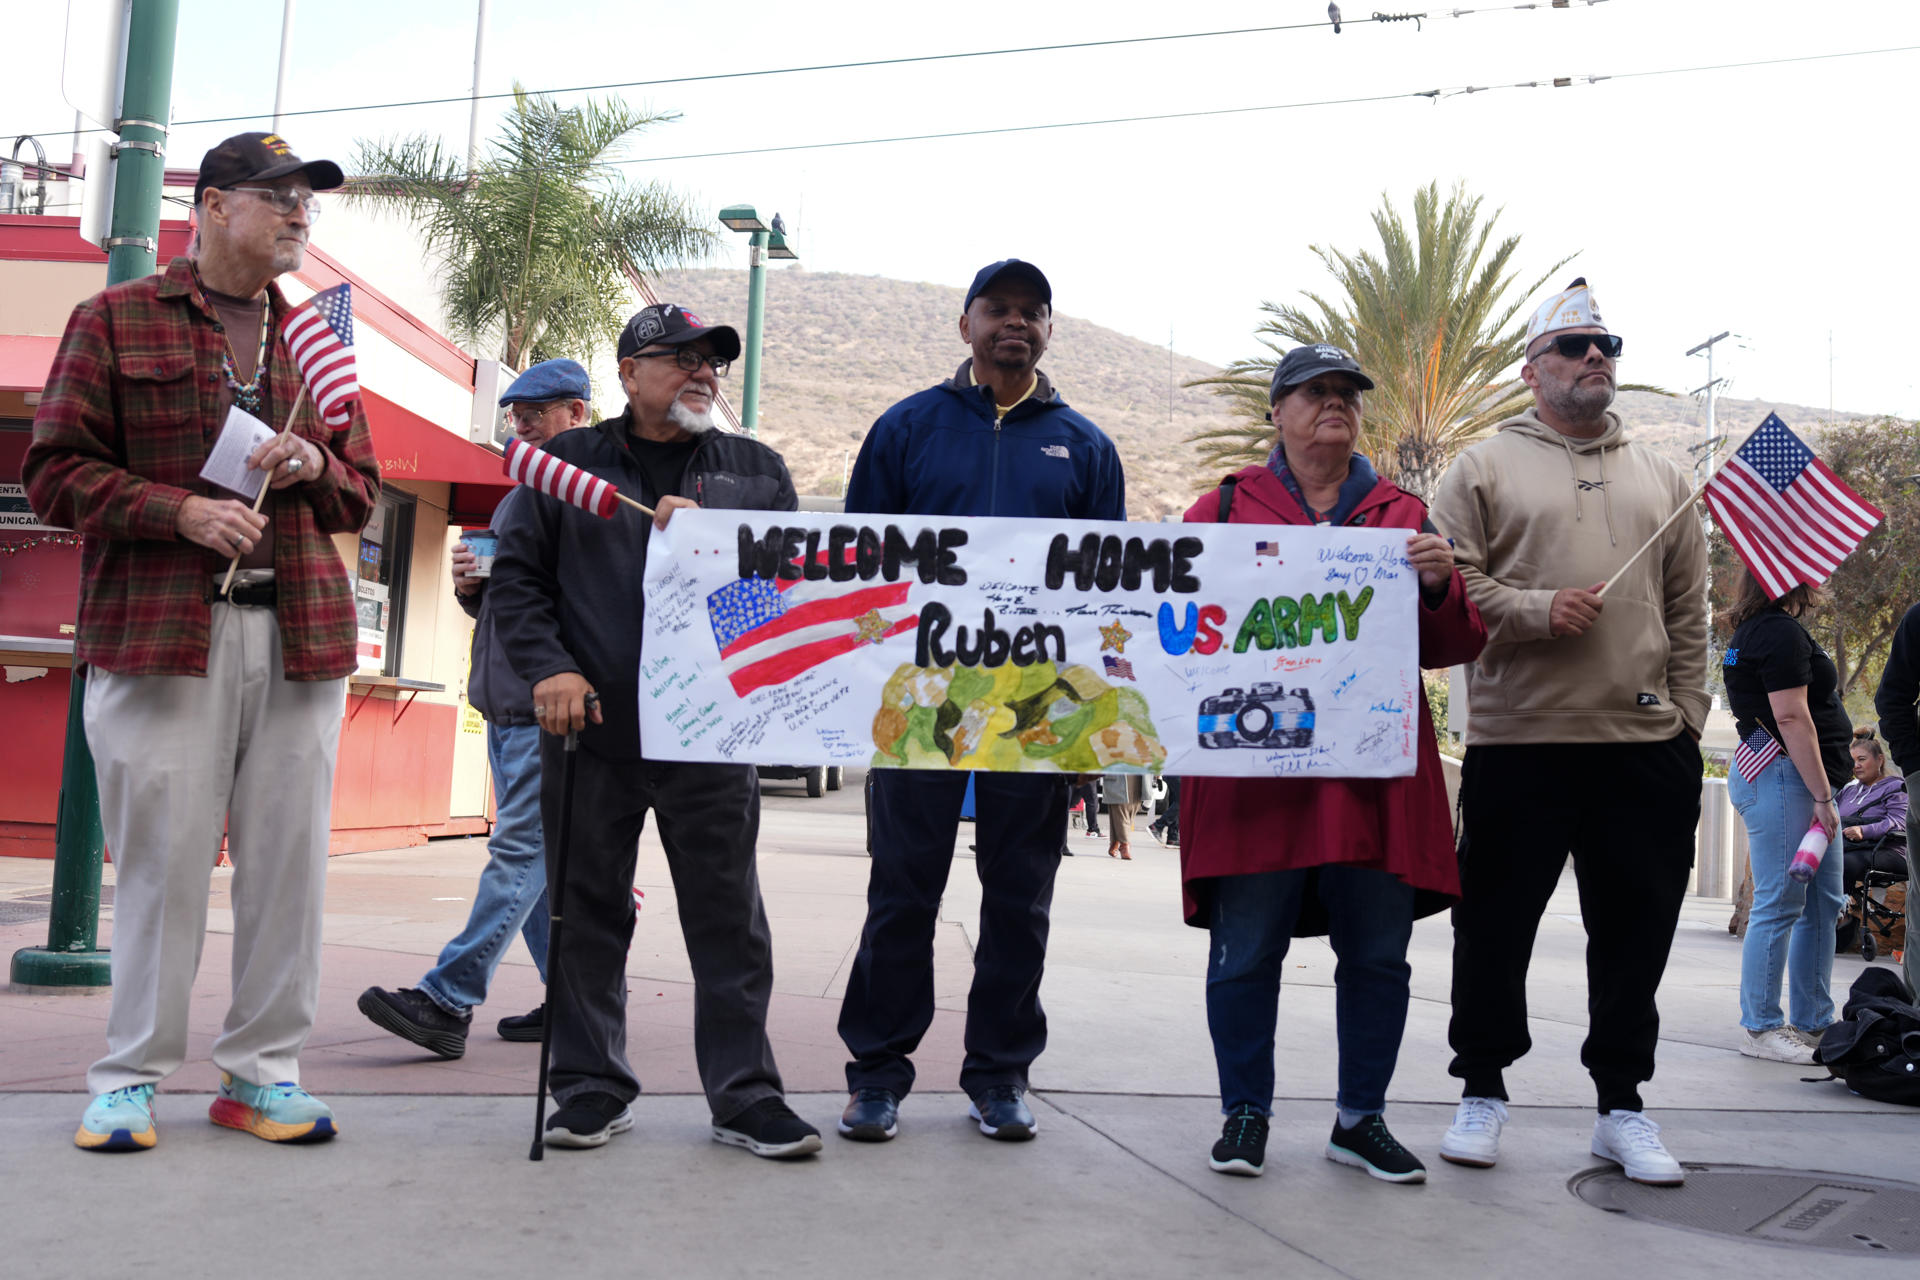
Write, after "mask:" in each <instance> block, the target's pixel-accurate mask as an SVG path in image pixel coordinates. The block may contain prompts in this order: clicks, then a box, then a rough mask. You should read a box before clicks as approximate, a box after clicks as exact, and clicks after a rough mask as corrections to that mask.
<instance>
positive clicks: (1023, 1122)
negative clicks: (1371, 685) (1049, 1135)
mask: <svg viewBox="0 0 1920 1280" xmlns="http://www.w3.org/2000/svg"><path fill="white" fill-rule="evenodd" d="M1022 1092H1023V1090H1021V1089H1020V1087H1019V1086H1018V1085H1011V1084H997V1085H995V1086H993V1088H991V1089H987V1090H984V1091H983V1092H982V1093H981V1094H980V1095H979V1096H978V1097H976V1098H974V1099H973V1100H972V1101H971V1102H969V1103H968V1104H967V1119H969V1120H975V1121H978V1122H979V1124H980V1132H982V1133H984V1134H986V1135H987V1136H988V1137H989V1138H998V1139H999V1140H1000V1141H1001V1142H1025V1141H1027V1140H1028V1139H1029V1138H1031V1137H1033V1135H1034V1134H1036V1133H1038V1132H1039V1131H1040V1122H1039V1121H1038V1120H1035V1119H1034V1118H1033V1112H1032V1111H1030V1110H1028V1108H1027V1104H1026V1103H1025V1102H1023V1101H1022V1100H1021V1098H1020V1095H1021V1093H1022Z"/></svg>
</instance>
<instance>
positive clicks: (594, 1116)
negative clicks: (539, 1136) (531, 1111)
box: [547, 1093, 633, 1147]
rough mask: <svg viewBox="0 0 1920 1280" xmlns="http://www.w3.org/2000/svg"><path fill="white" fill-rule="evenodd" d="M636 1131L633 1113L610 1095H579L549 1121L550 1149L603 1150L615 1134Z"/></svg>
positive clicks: (570, 1099) (548, 1143) (571, 1099)
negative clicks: (587, 1148)
mask: <svg viewBox="0 0 1920 1280" xmlns="http://www.w3.org/2000/svg"><path fill="white" fill-rule="evenodd" d="M631 1128H633V1112H632V1111H630V1110H628V1109H627V1104H626V1103H624V1102H622V1101H620V1099H618V1098H616V1097H614V1096H613V1095H612V1094H610V1093H579V1094H575V1095H574V1096H573V1097H571V1098H569V1099H568V1100H567V1101H566V1102H565V1103H564V1104H563V1105H562V1106H561V1108H560V1109H559V1110H558V1111H556V1112H554V1113H553V1115H552V1116H551V1117H549V1118H548V1120H547V1145H548V1146H550V1147H604V1146H606V1145H607V1139H609V1138H611V1137H613V1135H614V1134H616V1133H625V1132H626V1131H627V1130H629V1129H631Z"/></svg>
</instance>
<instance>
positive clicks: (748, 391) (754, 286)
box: [720, 204, 800, 436]
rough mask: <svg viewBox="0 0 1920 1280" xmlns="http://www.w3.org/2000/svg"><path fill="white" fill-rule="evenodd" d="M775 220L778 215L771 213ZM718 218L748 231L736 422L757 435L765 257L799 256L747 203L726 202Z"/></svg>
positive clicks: (764, 310) (783, 235)
mask: <svg viewBox="0 0 1920 1280" xmlns="http://www.w3.org/2000/svg"><path fill="white" fill-rule="evenodd" d="M774 217H775V220H776V221H778V219H779V215H778V214H776V215H774ZM720 221H721V222H723V223H725V224H726V226H727V227H728V229H730V230H733V231H746V232H750V233H751V234H750V236H749V238H748V240H747V340H746V349H745V350H744V351H743V352H742V353H741V361H742V373H741V375H740V380H741V384H742V385H741V391H740V425H741V426H742V427H743V428H745V429H746V433H747V434H748V435H749V436H758V435H759V434H760V432H759V426H760V332H761V322H762V321H763V319H764V318H765V313H766V309H767V268H766V261H765V260H766V259H767V258H783V259H795V260H797V259H798V258H799V257H800V255H799V254H797V253H795V252H794V251H793V250H792V249H791V248H789V247H788V246H787V237H786V236H785V234H783V233H782V232H779V231H775V230H774V229H773V228H772V227H769V226H768V225H767V224H766V223H764V222H762V221H760V215H759V214H758V213H757V212H756V211H755V210H754V207H753V206H752V205H750V204H730V205H728V206H727V207H726V208H724V209H722V210H721V211H720Z"/></svg>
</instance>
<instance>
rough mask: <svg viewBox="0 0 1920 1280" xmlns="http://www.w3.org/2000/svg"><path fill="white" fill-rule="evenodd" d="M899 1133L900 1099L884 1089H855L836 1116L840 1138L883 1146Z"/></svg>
mask: <svg viewBox="0 0 1920 1280" xmlns="http://www.w3.org/2000/svg"><path fill="white" fill-rule="evenodd" d="M898 1132H900V1099H898V1098H896V1097H894V1096H893V1094H892V1093H891V1092H890V1091H888V1090H886V1089H857V1090H855V1091H854V1094H853V1096H852V1097H851V1098H849V1099H847V1109H846V1110H845V1111H842V1112H841V1113H840V1136H841V1137H843V1138H852V1139H853V1140H854V1141H855V1142H885V1141H887V1140H888V1139H890V1138H891V1137H893V1135H894V1134H896V1133H898Z"/></svg>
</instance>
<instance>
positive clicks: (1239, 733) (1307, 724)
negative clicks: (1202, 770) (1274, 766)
mask: <svg viewBox="0 0 1920 1280" xmlns="http://www.w3.org/2000/svg"><path fill="white" fill-rule="evenodd" d="M1200 745H1201V746H1203V747H1210V748H1217V747H1255V748H1264V749H1267V750H1273V749H1276V748H1279V749H1299V748H1303V747H1310V746H1312V745H1313V695H1312V694H1310V693H1308V692H1307V691H1306V690H1305V689H1283V688H1282V687H1281V686H1279V685H1277V684H1256V685H1254V686H1253V691H1252V692H1251V693H1243V692H1241V691H1240V690H1239V689H1227V690H1225V691H1224V692H1222V693H1219V694H1217V695H1215V696H1214V697H1211V698H1203V699H1201V701H1200Z"/></svg>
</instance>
